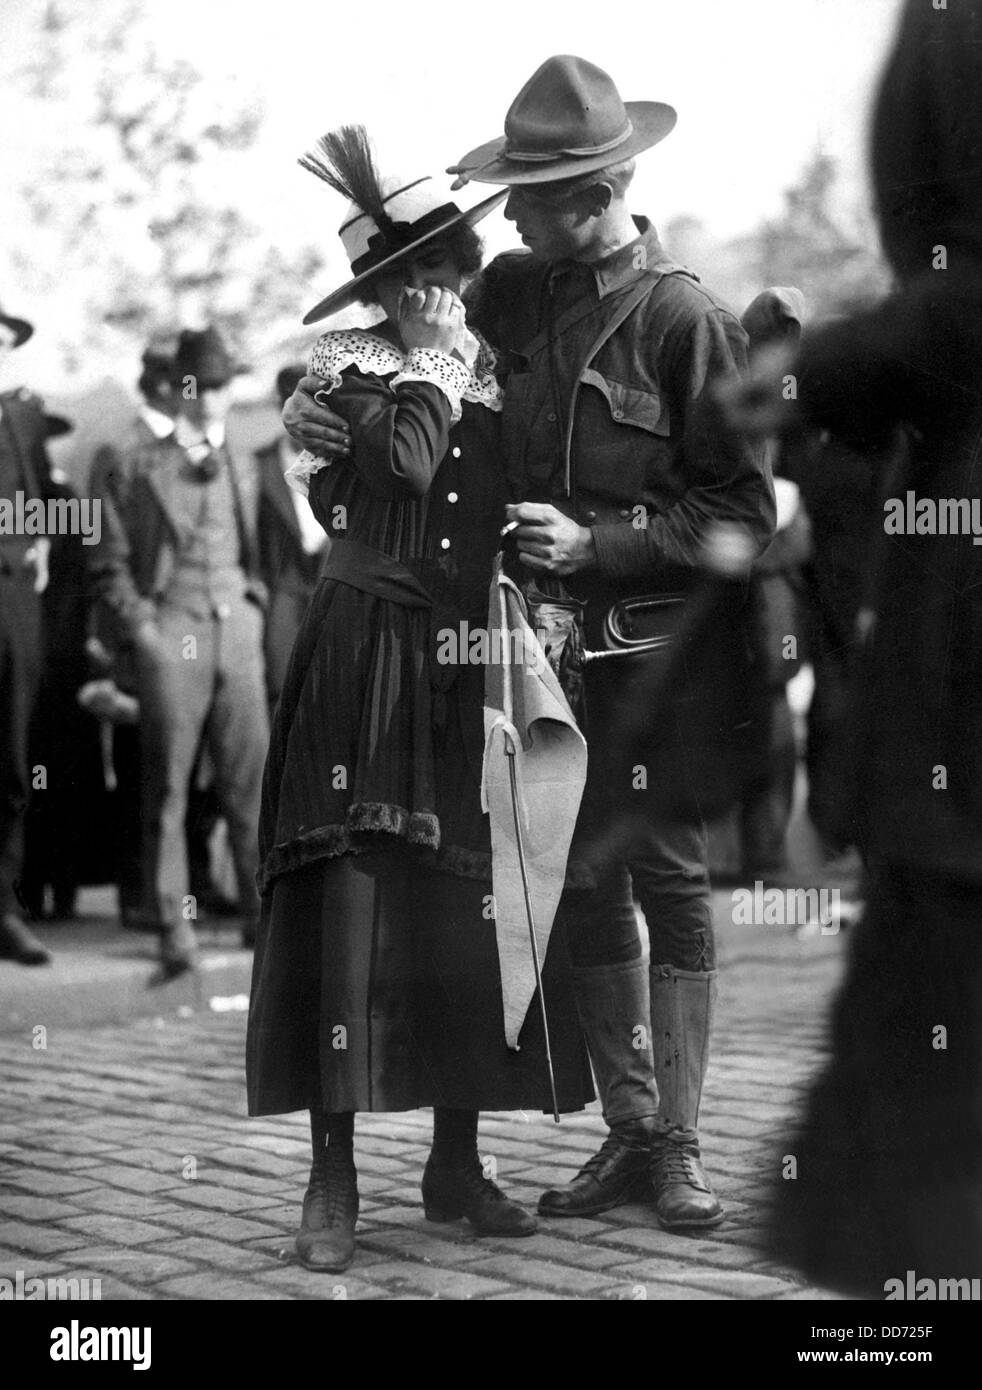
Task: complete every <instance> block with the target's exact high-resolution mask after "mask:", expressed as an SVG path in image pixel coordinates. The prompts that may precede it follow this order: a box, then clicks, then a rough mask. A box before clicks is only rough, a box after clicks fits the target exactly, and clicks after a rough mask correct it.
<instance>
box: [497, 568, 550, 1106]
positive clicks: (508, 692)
mask: <svg viewBox="0 0 982 1390" xmlns="http://www.w3.org/2000/svg"><path fill="white" fill-rule="evenodd" d="M498 604H499V611H500V615H501V642H502V662H501V667H502V676H503V678H504V679H503V685H504V689H503V692H502V697H503V698H502V703H503V705H504V711H503V712H504V716H505V726H504V728H503V729H502V733H503V735H504V740H505V756H506V757H507V759H508V783H509V786H510V787H511V809H512V815H513V817H514V820H515V845H516V848H517V849H518V866H519V868H520V870H521V874H522V890H523V892H524V894H525V915H526V917H527V918H528V924H529V941H530V942H531V946H532V968H533V970H534V971H535V984H536V988H537V989H538V991H539V1011H540V1013H541V1015H542V1032H543V1036H544V1038H545V1047H546V1069H547V1070H548V1073H549V1090H550V1092H551V1095H552V1118H553V1119H554V1120H555V1122H556V1124H557V1125H558V1124H559V1102H558V1100H557V1099H556V1077H555V1073H554V1071H553V1066H552V1044H551V1042H550V1039H549V1019H548V1016H547V1015H546V996H545V992H544V990H543V988H542V969H541V966H540V963H539V945H538V942H537V941H536V939H535V915H534V913H533V910H532V893H531V889H530V888H529V880H528V866H527V864H526V862H525V842H524V840H523V838H522V824H521V816H520V815H519V795H518V769H517V767H516V765H515V757H516V754H517V752H518V749H517V747H516V731H515V725H514V723H513V721H512V713H513V711H512V679H511V662H510V657H511V643H510V642H509V643H508V644H507V647H506V646H505V643H506V634H507V632H508V609H507V604H506V602H505V591H504V586H503V585H501V584H499V585H498Z"/></svg>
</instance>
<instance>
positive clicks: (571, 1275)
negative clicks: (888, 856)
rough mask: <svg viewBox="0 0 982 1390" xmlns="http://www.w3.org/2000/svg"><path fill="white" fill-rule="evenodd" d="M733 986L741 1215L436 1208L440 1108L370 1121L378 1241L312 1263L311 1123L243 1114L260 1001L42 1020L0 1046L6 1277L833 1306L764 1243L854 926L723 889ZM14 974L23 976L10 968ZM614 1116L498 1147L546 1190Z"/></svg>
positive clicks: (718, 1068) (543, 1129)
mask: <svg viewBox="0 0 982 1390" xmlns="http://www.w3.org/2000/svg"><path fill="white" fill-rule="evenodd" d="M716 902H717V908H718V912H717V917H718V919H719V924H720V938H721V941H720V944H721V960H722V971H723V974H722V981H723V990H722V996H721V1007H720V1018H719V1025H718V1030H717V1037H716V1044H715V1054H714V1061H713V1064H712V1067H711V1070H710V1075H709V1079H708V1083H707V1088H706V1096H705V1100H704V1114H703V1125H702V1134H703V1140H704V1149H705V1152H706V1154H707V1156H708V1162H709V1166H710V1168H711V1171H712V1173H713V1176H714V1178H715V1180H716V1182H717V1185H718V1188H719V1191H720V1195H721V1196H722V1198H723V1201H724V1203H725V1205H726V1208H727V1212H728V1220H727V1221H726V1223H725V1224H724V1225H723V1226H721V1227H720V1228H718V1229H717V1230H715V1231H713V1232H709V1233H706V1234H705V1235H703V1236H701V1237H699V1238H690V1237H686V1236H681V1235H670V1234H668V1233H666V1232H664V1231H662V1230H660V1229H659V1228H658V1227H657V1225H656V1224H655V1223H654V1220H653V1217H652V1214H651V1213H650V1211H649V1210H646V1209H645V1208H644V1207H642V1206H634V1207H625V1208H621V1209H619V1210H616V1211H613V1212H610V1213H608V1214H606V1215H604V1216H602V1217H598V1218H595V1219H591V1220H583V1219H579V1220H573V1221H565V1222H563V1221H553V1222H546V1221H543V1222H541V1224H540V1230H539V1232H538V1234H537V1235H535V1236H534V1237H532V1238H531V1239H528V1240H522V1241H508V1240H500V1239H499V1240H494V1239H479V1238H477V1237H476V1236H474V1235H472V1234H471V1233H470V1231H469V1228H468V1227H467V1226H466V1225H465V1224H463V1223H456V1224H454V1225H449V1226H436V1225H432V1224H429V1223H427V1222H426V1221H425V1220H424V1218H423V1214H422V1208H421V1205H420V1198H419V1177H420V1173H421V1170H422V1167H423V1163H424V1161H425V1157H426V1152H427V1141H428V1136H429V1124H430V1119H429V1115H428V1114H427V1113H425V1112H421V1113H417V1114H409V1115H399V1116H365V1117H361V1118H359V1121H358V1126H357V1137H356V1148H357V1159H358V1166H359V1172H360V1188H361V1193H362V1215H361V1219H360V1222H359V1236H358V1250H359V1253H358V1256H357V1259H356V1262H355V1264H354V1265H353V1266H352V1267H351V1268H350V1269H349V1270H348V1271H347V1272H346V1273H345V1274H344V1275H315V1274H311V1273H308V1272H307V1271H305V1270H304V1269H302V1268H301V1267H300V1266H299V1265H298V1264H297V1263H296V1261H295V1259H294V1256H293V1251H292V1242H293V1233H294V1231H295V1229H296V1225H297V1222H298V1218H299V1203H300V1198H301V1195H302V1192H303V1188H304V1185H305V1181H306V1174H307V1169H308V1164H309V1158H308V1141H307V1128H306V1117H305V1116H303V1115H295V1116H286V1117H282V1118H273V1119H265V1120H255V1121H251V1120H248V1119H246V1118H245V1115H244V1095H243V1074H242V1056H243V1040H244V1032H245V1016H244V1014H243V1013H242V1012H236V1011H226V1012H218V1013H216V1012H209V1011H207V1010H205V1011H203V1012H202V1011H196V1012H192V1011H191V1010H190V1009H188V1008H187V1007H184V1008H183V1009H182V1012H183V1014H185V1015H186V1016H184V1017H180V1016H174V1015H173V1014H172V1015H171V1016H169V1017H163V1018H158V1019H153V1018H142V1019H135V1020H131V1021H129V1022H126V1023H123V1024H117V1025H114V1026H108V1027H106V1026H104V1027H99V1028H95V1029H91V1028H90V1029H85V1028H80V1027H69V1028H61V1027H59V1026H54V1027H49V1029H48V1034H47V1037H46V1044H47V1045H46V1047H45V1048H40V1047H35V1046H34V1045H33V1044H34V1040H35V1034H34V1031H33V1029H34V1027H35V1026H36V1025H42V1026H47V1025H46V1023H45V1018H43V1017H36V1018H34V1019H32V1020H27V1021H25V1022H24V1023H22V1024H18V1026H17V1030H16V1031H15V1032H11V1033H8V1034H7V1035H6V1036H3V1037H0V1074H2V1076H3V1078H4V1080H3V1091H4V1101H5V1104H4V1110H3V1115H2V1120H0V1186H2V1189H3V1197H2V1203H0V1210H2V1213H3V1216H2V1219H0V1275H2V1276H7V1277H13V1275H14V1273H15V1271H16V1270H23V1271H24V1274H25V1276H26V1277H31V1276H42V1277H44V1276H58V1275H61V1276H63V1277H83V1276H89V1277H100V1278H101V1280H102V1296H103V1297H104V1298H109V1297H122V1298H132V1299H189V1298H191V1299H196V1298H208V1299H215V1298H223V1299H298V1298H299V1299H323V1298H332V1297H342V1296H343V1297H347V1298H350V1299H417V1300H418V1299H431V1298H449V1299H492V1300H493V1299H506V1300H508V1299H561V1300H568V1299H632V1298H641V1297H647V1298H649V1299H686V1300H690V1299H755V1300H759V1299H767V1300H783V1299H801V1298H815V1297H823V1296H824V1295H823V1294H822V1293H821V1292H820V1291H818V1290H815V1289H809V1288H807V1287H804V1286H803V1285H802V1283H801V1281H800V1280H799V1279H798V1278H797V1277H796V1276H795V1275H794V1274H792V1273H789V1272H788V1271H787V1270H785V1269H782V1268H780V1267H778V1266H776V1265H774V1264H773V1263H771V1262H769V1261H768V1260H767V1259H766V1258H765V1255H764V1253H763V1251H762V1238H761V1232H760V1218H759V1212H758V1204H759V1203H760V1201H761V1200H762V1199H764V1198H766V1195H767V1191H768V1189H769V1187H770V1185H771V1184H773V1183H774V1182H775V1181H777V1180H778V1174H779V1162H778V1160H779V1155H780V1154H781V1152H782V1151H783V1150H782V1144H783V1143H784V1142H785V1140H784V1136H785V1135H786V1133H787V1128H788V1117H789V1114H790V1113H792V1112H793V1110H794V1107H795V1105H796V1104H797V1103H798V1102H799V1101H800V1098H801V1096H802V1094H803V1091H804V1088H805V1086H806V1084H807V1081H808V1079H809V1077H810V1076H811V1075H812V1074H813V1072H814V1069H815V1067H816V1065H817V1063H818V1062H819V1060H820V1057H821V1051H822V1038H823V1017H824V1012H825V1008H826V1004H827V1001H828V997H829V994H830V991H831V990H832V988H833V987H834V984H835V982H836V980H837V978H838V975H839V972H840V970H841V964H842V955H843V952H842V946H843V942H844V937H842V936H840V937H831V936H826V937H822V936H813V937H810V938H807V939H799V937H797V936H796V935H795V934H794V933H793V932H791V931H788V930H787V929H781V928H775V927H767V928H760V927H735V926H733V924H732V923H731V922H730V921H729V896H728V895H727V894H717V895H716ZM12 968H13V967H6V969H12ZM602 1133H603V1127H602V1122H601V1120H600V1118H599V1116H598V1115H596V1114H591V1113H588V1114H586V1115H583V1116H579V1117H574V1118H571V1119H565V1120H564V1121H563V1122H562V1124H561V1125H560V1126H558V1127H557V1126H556V1125H555V1124H553V1122H552V1121H551V1120H549V1119H545V1118H543V1117H542V1116H541V1115H521V1114H519V1115H513V1114H506V1115H493V1116H488V1117H486V1118H484V1119H483V1121H482V1127H481V1148H482V1152H483V1154H484V1155H485V1156H490V1157H493V1159H494V1160H495V1162H496V1165H497V1170H498V1176H499V1179H500V1180H501V1181H502V1182H503V1183H504V1185H505V1186H506V1187H507V1189H508V1191H509V1192H510V1193H511V1194H512V1195H514V1196H516V1197H518V1198H520V1199H522V1200H525V1201H527V1202H528V1203H529V1204H534V1202H535V1200H536V1198H537V1196H538V1194H539V1192H540V1191H541V1190H542V1189H543V1188H544V1187H546V1186H549V1185H554V1184H555V1183H556V1182H557V1181H562V1180H565V1179H567V1178H568V1177H570V1176H572V1173H573V1172H574V1171H575V1169H576V1168H577V1167H578V1166H579V1165H580V1164H581V1162H582V1161H583V1160H584V1159H585V1158H587V1157H588V1156H589V1154H590V1153H591V1152H593V1151H594V1149H595V1148H596V1146H597V1144H598V1141H599V1138H600V1137H601V1135H602Z"/></svg>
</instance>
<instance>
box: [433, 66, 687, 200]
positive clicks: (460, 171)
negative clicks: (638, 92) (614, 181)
mask: <svg viewBox="0 0 982 1390" xmlns="http://www.w3.org/2000/svg"><path fill="white" fill-rule="evenodd" d="M676 119H677V117H676V114H675V110H674V108H673V107H671V106H666V105H665V104H664V103H663V102H660V101H628V102H625V101H622V100H621V97H620V93H619V92H618V90H617V88H616V87H615V86H614V82H613V79H612V78H610V77H609V76H608V75H607V73H605V72H604V71H603V69H602V68H598V67H595V66H594V64H593V63H588V62H587V61H586V59H584V58H573V57H569V56H560V57H556V58H547V59H546V61H545V62H544V63H543V64H542V66H541V67H540V68H539V69H538V70H537V71H536V72H534V73H533V74H532V76H531V77H530V78H529V80H528V81H527V82H526V84H525V86H524V87H523V88H522V90H521V91H520V92H519V94H518V96H517V97H516V98H515V100H514V101H513V102H512V104H511V106H510V107H509V108H508V114H507V116H506V117H505V133H504V135H501V136H498V138H497V139H495V140H489V141H488V142H487V144H485V145H479V146H478V147H477V149H474V150H471V152H470V154H466V155H464V157H463V159H462V160H461V161H460V163H459V164H455V165H453V166H452V167H451V168H450V169H448V170H447V173H448V174H456V175H457V180H456V182H455V183H454V185H453V187H454V188H461V187H462V186H463V185H464V184H465V183H468V182H470V180H471V179H473V180H474V181H475V182H477V183H504V184H526V183H532V184H534V183H555V182H558V181H559V180H563V179H571V178H577V177H579V176H580V175H583V174H589V173H593V172H595V171H596V170H598V169H605V168H607V167H609V166H610V165H611V164H620V163H622V162H623V161H624V160H627V159H633V157H634V156H635V155H636V154H640V153H641V151H642V150H646V149H648V148H649V147H650V146H651V145H657V144H658V142H659V140H664V138H665V136H666V135H668V133H669V132H670V131H671V130H672V128H673V127H674V125H675V122H676Z"/></svg>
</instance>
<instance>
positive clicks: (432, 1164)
mask: <svg viewBox="0 0 982 1390" xmlns="http://www.w3.org/2000/svg"><path fill="white" fill-rule="evenodd" d="M423 1209H424V1211H425V1213H426V1219H427V1221H457V1220H459V1219H460V1218H461V1217H466V1218H467V1220H468V1221H469V1222H470V1223H471V1225H472V1226H473V1227H474V1229H475V1231H477V1232H478V1234H479V1235H495V1236H530V1235H532V1234H533V1233H534V1232H535V1229H536V1221H535V1217H534V1216H532V1215H531V1213H530V1212H527V1211H526V1210H525V1208H524V1207H522V1206H519V1204H518V1202H513V1201H511V1200H510V1199H509V1198H508V1197H506V1196H505V1194H504V1193H503V1192H502V1191H501V1189H500V1188H499V1187H498V1186H497V1184H495V1183H493V1182H492V1181H491V1179H490V1178H488V1177H485V1174H484V1169H483V1167H482V1164H481V1159H480V1156H479V1154H478V1152H477V1111H476V1110H449V1109H445V1108H443V1107H437V1108H436V1109H435V1110H434V1111H433V1148H432V1151H431V1153H430V1156H429V1159H428V1160H427V1163H426V1167H425V1169H424V1170H423Z"/></svg>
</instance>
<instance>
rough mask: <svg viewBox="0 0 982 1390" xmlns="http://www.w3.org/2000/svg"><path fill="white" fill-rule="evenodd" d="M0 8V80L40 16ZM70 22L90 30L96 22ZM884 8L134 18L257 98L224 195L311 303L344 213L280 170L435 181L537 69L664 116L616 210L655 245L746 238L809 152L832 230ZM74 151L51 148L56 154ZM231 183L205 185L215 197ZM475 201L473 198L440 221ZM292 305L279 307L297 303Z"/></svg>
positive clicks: (854, 200)
mask: <svg viewBox="0 0 982 1390" xmlns="http://www.w3.org/2000/svg"><path fill="white" fill-rule="evenodd" d="M75 3H77V4H79V5H82V4H83V0H75ZM925 3H927V0H925ZM0 6H2V15H0V77H2V74H3V71H4V70H5V69H6V70H9V69H10V68H11V67H12V66H13V65H14V64H15V63H16V62H17V61H18V60H19V59H21V58H23V57H24V56H25V38H26V35H27V34H28V33H29V31H30V28H31V27H32V25H31V24H29V23H28V21H29V20H36V18H37V16H38V15H40V14H41V13H43V10H44V0H0ZM84 6H85V8H89V6H91V8H89V13H90V14H91V15H92V16H93V20H95V17H96V16H97V15H98V13H99V8H100V7H99V6H97V5H96V4H95V3H94V0H84ZM899 8H900V0H642V3H637V2H636V0H621V3H620V4H613V3H611V4H607V5H603V4H598V3H597V0H559V3H557V4H544V3H541V0H487V3H484V4H480V3H474V0H470V3H463V2H462V0H400V3H399V4H395V3H393V0H374V3H370V2H369V0H352V2H351V3H341V0H334V2H333V3H329V4H317V3H312V0H271V3H267V0H146V9H147V13H148V14H149V15H150V17H151V25H152V29H153V33H154V36H155V38H156V41H157V43H158V45H159V46H160V48H161V50H162V51H163V52H164V53H165V54H168V55H179V56H182V57H184V58H187V59H188V60H190V61H191V62H192V63H193V64H194V66H195V67H196V68H198V70H199V71H201V72H202V73H203V74H204V75H205V76H206V78H208V79H211V80H212V83H213V86H214V90H215V92H216V96H219V95H220V98H221V100H222V101H223V103H227V102H228V100H229V98H230V93H229V88H228V84H229V82H230V81H231V82H232V83H233V88H234V89H233V91H232V93H231V97H232V98H233V99H234V97H235V96H236V95H237V94H238V95H241V97H242V98H243V99H248V98H249V97H250V96H251V94H254V93H258V94H260V95H261V97H262V99H263V101H264V104H265V107H266V112H267V120H266V124H265V127H264V130H263V133H262V137H261V140H260V144H259V146H258V148H257V149H256V150H255V151H253V152H252V153H251V154H250V156H249V158H248V162H247V165H246V168H247V176H246V177H245V178H243V177H242V170H241V168H239V169H238V170H237V172H236V174H235V177H236V178H237V179H238V182H237V183H235V184H230V187H229V189H228V193H229V196H230V197H234V198H235V199H236V201H237V202H238V203H239V205H240V206H241V208H242V210H243V211H244V212H245V213H246V214H247V215H248V216H249V217H250V218H251V219H252V220H254V221H256V222H258V223H260V224H262V225H264V226H265V227H266V228H267V229H268V231H269V232H270V234H271V235H272V236H273V238H274V240H275V241H276V242H277V244H281V245H283V246H284V248H289V247H291V246H296V245H299V244H301V243H303V242H308V243H309V242H310V241H311V240H320V243H321V245H322V247H323V249H324V251H325V252H326V253H327V254H328V255H329V257H330V261H331V264H330V265H329V267H328V269H327V271H326V272H325V273H324V279H325V283H324V284H321V285H318V286H317V287H314V288H315V291H316V293H322V292H324V291H325V290H326V289H328V288H330V287H331V284H330V281H331V280H332V278H333V279H337V278H339V277H340V276H341V275H342V274H343V273H344V269H345V268H346V263H345V262H344V261H343V258H342V254H341V250H340V245H339V243H338V241H337V236H336V232H337V228H338V226H339V224H340V221H341V217H342V213H343V211H344V208H343V204H342V201H341V199H340V198H338V197H337V196H336V195H335V194H334V193H332V192H331V191H330V190H329V189H327V188H326V187H325V186H324V185H323V184H321V183H319V182H318V181H317V180H316V179H314V178H312V177H311V175H309V174H307V173H305V172H304V171H303V170H301V169H300V168H299V167H298V165H297V163H296V158H297V155H298V154H300V153H301V152H302V151H303V150H304V149H307V148H309V147H310V146H311V145H312V144H313V143H314V142H315V140H316V139H317V137H318V136H319V135H320V134H322V133H323V132H324V131H326V130H329V129H331V128H333V127H335V126H337V125H339V124H341V123H343V122H346V121H361V122H363V123H364V124H365V125H367V126H368V128H369V131H370V133H371V134H372V136H373V139H374V141H375V144H376V147H377V149H378V151H379V155H380V163H381V164H382V167H383V169H384V170H386V171H387V172H388V171H391V172H393V173H406V174H407V175H410V176H413V177H415V176H417V175H418V174H419V173H422V172H427V171H432V172H436V171H441V170H443V169H445V167H446V166H447V165H448V164H450V163H453V162H455V161H456V160H457V159H459V158H460V156H461V155H463V154H465V153H466V152H467V151H468V150H469V149H471V148H472V147H473V146H475V145H478V144H481V143H483V142H484V141H486V140H489V139H491V138H493V137H494V136H496V135H499V134H501V133H502V128H503V122H504V115H505V111H506V110H507V107H508V105H509V104H510V102H511V100H512V98H513V97H514V96H515V94H516V93H517V91H518V90H519V88H520V87H521V86H522V85H523V83H524V82H525V81H526V80H527V79H528V77H529V76H531V74H532V72H533V71H534V70H535V68H536V67H538V65H539V64H540V63H541V62H542V61H543V60H544V59H545V58H547V57H548V56H549V55H550V54H553V53H563V52H565V53H576V54H579V55H581V56H583V57H587V58H589V59H590V60H591V61H593V62H595V63H597V64H599V65H600V66H601V67H603V68H605V69H606V70H607V71H608V72H609V73H610V74H611V75H612V76H613V78H614V80H615V82H616V83H617V85H618V87H619V89H620V91H621V94H622V96H623V97H624V98H625V99H627V100H631V99H649V100H660V101H666V102H669V103H670V104H672V105H673V106H675V107H676V109H677V111H678V114H679V119H678V125H677V126H676V129H675V130H674V132H673V133H672V134H671V135H670V136H669V137H668V139H667V140H665V141H664V142H663V143H662V144H661V145H659V146H658V147H657V148H655V149H654V150H652V151H650V152H648V153H646V154H644V155H642V156H641V158H640V160H639V164H638V174H637V177H636V180H635V185H634V196H633V199H632V203H633V208H634V210H635V211H638V212H646V213H647V214H648V215H650V216H651V217H652V218H653V219H654V221H655V223H656V225H662V226H663V225H664V224H665V223H666V222H667V221H668V220H669V219H670V218H671V217H673V216H675V215H676V214H679V213H683V212H684V213H691V214H693V215H695V216H696V217H698V218H700V219H701V220H702V221H703V222H705V223H706V224H707V226H708V227H709V228H710V229H711V231H712V233H713V234H714V235H717V236H721V237H725V236H729V235H732V234H734V233H738V232H740V231H743V230H745V229H749V228H751V227H753V226H754V225H755V224H756V223H757V222H759V220H760V219H761V218H762V217H764V216H767V215H768V214H771V213H774V212H775V211H777V210H778V209H779V208H780V206H781V202H782V198H781V195H782V192H783V190H784V189H785V188H786V187H787V186H788V185H789V184H791V183H793V182H794V181H795V180H796V179H797V178H798V176H799V174H800V172H801V169H802V167H803V165H804V164H805V162H806V161H807V159H808V158H809V157H810V156H811V154H812V153H813V152H814V151H815V149H816V148H820V149H822V150H823V151H824V152H825V153H826V154H828V155H830V156H832V157H833V158H834V159H836V160H837V161H838V162H839V165H840V168H841V173H842V196H843V206H844V208H845V210H847V211H848V210H849V209H851V208H852V207H854V206H858V205H859V204H860V203H861V201H862V200H863V199H864V197H865V146H866V140H865V133H866V121H867V114H868V110H869V104H870V99H871V95H872V91H873V88H874V84H875V77H876V74H877V72H878V71H879V69H880V67H881V65H882V62H883V60H884V57H885V56H886V53H887V50H888V46H889V43H890V40H891V36H892V33H893V29H894V25H895V21H896V17H897V14H898V11H899ZM3 86H4V84H3V83H2V81H0V124H2V126H3V127H4V138H3V147H4V148H3V149H0V172H2V169H3V167H4V166H5V167H6V168H7V169H9V168H10V167H11V165H12V164H14V165H16V164H17V163H18V162H19V163H20V164H25V163H27V164H29V163H30V141H31V140H32V138H34V135H35V132H33V131H30V130H28V131H25V130H24V129H23V126H21V127H20V128H19V127H18V124H17V110H16V106H15V101H16V98H15V96H14V94H13V93H12V92H11V91H10V89H9V87H8V88H7V95H6V97H4V95H3ZM52 114H53V116H54V113H52ZM52 133H53V134H54V135H55V143H56V146H57V144H58V143H59V140H58V133H57V132H48V134H49V135H50V134H52ZM73 135H74V132H71V131H65V132H64V139H65V142H66V143H67V142H68V141H69V140H70V139H71V138H73ZM232 177H233V175H232V174H231V173H228V174H225V175H223V174H222V171H221V170H218V169H216V171H215V181H216V184H217V185H219V186H222V183H223V181H224V180H225V179H228V180H231V178H232ZM447 183H448V186H449V180H448V181H447ZM485 192H486V190H483V189H482V188H481V187H479V186H477V185H472V186H471V188H470V189H468V190H465V191H464V192H463V193H462V194H460V195H459V197H458V201H459V202H460V203H461V204H462V205H465V206H466V205H469V204H470V203H471V202H476V201H478V200H479V198H480V197H482V196H484V195H485ZM14 216H15V220H16V210H15V211H14ZM321 232H322V233H323V235H322V236H321ZM482 233H483V235H484V236H485V240H486V243H487V246H488V250H489V252H494V251H497V250H499V249H501V248H502V247H503V246H507V245H514V244H515V238H514V236H513V234H512V232H511V229H510V227H509V226H508V225H507V224H505V223H504V221H503V218H502V216H501V213H500V212H496V213H495V214H493V215H492V217H491V218H489V219H488V220H487V222H485V223H484V224H483V226H482ZM2 260H3V258H2V246H0V265H2ZM309 293H310V289H309V287H307V286H303V287H300V288H299V289H298V295H299V296H300V297H302V298H303V299H304V300H306V299H307V298H308V297H309ZM3 295H4V289H3V286H2V285H0V296H3ZM6 297H7V298H8V299H9V298H10V294H9V292H7V293H6Z"/></svg>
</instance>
